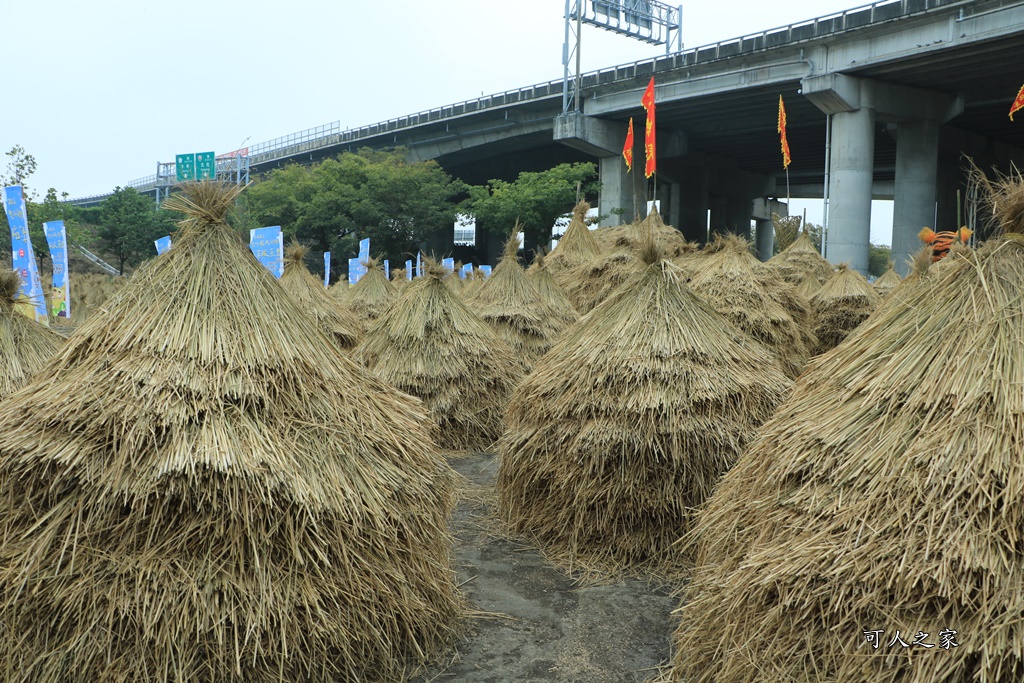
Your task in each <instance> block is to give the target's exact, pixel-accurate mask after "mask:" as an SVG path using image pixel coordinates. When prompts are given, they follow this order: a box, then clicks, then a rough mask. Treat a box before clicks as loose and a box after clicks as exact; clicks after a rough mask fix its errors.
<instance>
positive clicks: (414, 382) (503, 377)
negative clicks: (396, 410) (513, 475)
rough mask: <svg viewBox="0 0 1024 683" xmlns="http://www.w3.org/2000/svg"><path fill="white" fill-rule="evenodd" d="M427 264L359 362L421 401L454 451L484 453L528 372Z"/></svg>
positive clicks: (373, 333)
mask: <svg viewBox="0 0 1024 683" xmlns="http://www.w3.org/2000/svg"><path fill="white" fill-rule="evenodd" d="M444 278H445V271H444V269H443V268H442V267H441V266H440V265H438V264H437V263H434V262H433V261H428V262H427V273H426V276H425V277H422V278H417V279H416V280H414V281H413V282H412V284H410V285H409V286H408V287H407V288H406V289H405V291H403V292H402V296H401V297H399V299H398V300H397V301H396V302H395V304H394V305H393V306H392V308H391V310H390V311H389V313H388V315H387V316H386V317H384V318H379V319H378V320H377V322H376V323H375V324H374V325H373V326H372V327H371V328H370V329H369V331H368V332H367V333H366V339H365V340H364V341H363V343H362V344H361V345H360V346H359V348H358V349H357V350H356V356H357V357H358V358H359V359H361V360H362V361H363V363H365V364H366V367H368V368H370V369H372V370H374V371H375V372H376V373H377V374H378V375H380V377H382V378H383V379H385V380H386V381H388V382H389V383H390V384H391V385H393V386H395V387H397V388H398V389H399V390H401V391H404V392H406V393H408V394H410V395H412V396H416V397H419V398H420V399H422V400H423V402H424V403H425V404H426V407H427V409H428V410H429V411H430V417H431V419H432V421H433V422H434V423H435V424H436V425H437V427H438V429H439V430H440V444H441V446H442V447H443V448H446V449H449V450H452V451H466V450H483V449H486V448H488V447H489V446H490V445H491V444H492V443H493V442H494V441H495V440H496V439H497V438H498V436H500V435H501V432H502V430H503V429H504V420H503V419H502V413H503V411H504V409H505V405H506V404H507V402H508V396H509V393H511V391H512V388H513V387H514V386H515V385H516V383H518V381H519V379H520V377H521V376H522V375H523V374H525V372H526V366H525V365H524V364H523V362H522V361H521V360H520V359H519V358H518V357H517V356H516V355H515V354H514V353H513V351H512V349H511V348H509V346H508V344H507V343H506V342H505V341H504V340H503V339H501V338H500V337H498V336H497V334H495V332H494V331H493V330H492V329H491V327H490V326H489V325H487V323H485V322H483V321H482V320H480V319H479V318H478V317H477V316H476V315H475V314H474V313H473V312H472V311H470V310H469V309H468V308H467V307H466V305H465V304H464V303H462V301H461V300H460V299H459V297H457V296H456V295H454V294H452V293H451V291H450V290H449V289H448V286H447V285H446V284H445V282H444Z"/></svg>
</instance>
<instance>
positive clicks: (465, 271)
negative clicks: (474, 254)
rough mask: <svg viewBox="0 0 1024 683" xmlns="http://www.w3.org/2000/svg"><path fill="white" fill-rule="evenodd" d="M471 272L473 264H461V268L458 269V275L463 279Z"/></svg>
mask: <svg viewBox="0 0 1024 683" xmlns="http://www.w3.org/2000/svg"><path fill="white" fill-rule="evenodd" d="M472 274H473V264H472V263H467V264H465V265H464V266H462V270H460V271H459V277H460V278H462V279H463V280H465V279H466V278H467V277H469V276H470V275H472Z"/></svg>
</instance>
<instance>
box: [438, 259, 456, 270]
mask: <svg viewBox="0 0 1024 683" xmlns="http://www.w3.org/2000/svg"><path fill="white" fill-rule="evenodd" d="M441 265H442V266H444V269H445V270H447V271H448V272H449V273H454V272H455V259H453V258H444V259H441Z"/></svg>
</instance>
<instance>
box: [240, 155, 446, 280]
mask: <svg viewBox="0 0 1024 683" xmlns="http://www.w3.org/2000/svg"><path fill="white" fill-rule="evenodd" d="M464 192H465V185H464V184H463V183H462V182H461V181H459V180H455V179H453V178H451V177H450V176H449V175H448V174H447V173H446V172H445V171H444V170H443V169H442V168H441V167H440V166H439V165H438V164H437V162H435V161H417V162H409V161H406V150H405V149H403V148H396V149H392V150H387V151H375V150H372V149H369V148H364V149H360V150H359V151H358V152H354V153H352V152H344V153H342V154H340V155H338V157H336V158H333V159H327V160H325V161H322V162H320V163H318V164H315V165H313V166H298V165H294V164H293V165H289V166H286V167H284V168H282V169H278V170H275V171H272V172H271V173H270V174H269V175H268V176H267V177H266V178H264V179H262V180H259V181H257V182H256V183H255V184H254V185H253V186H252V187H251V188H249V190H248V191H247V192H246V194H245V195H243V199H244V201H245V203H246V210H247V212H248V217H247V218H246V219H245V221H244V222H245V223H246V224H251V225H254V226H263V225H280V226H281V229H282V230H283V231H284V233H285V236H286V238H290V237H296V238H298V239H299V240H300V241H303V242H306V243H309V244H312V245H316V247H318V248H319V249H320V250H321V251H331V252H332V253H335V254H337V255H339V257H341V256H340V255H343V254H348V255H351V256H355V255H356V252H357V251H358V245H357V242H358V240H360V239H363V238H366V237H369V238H370V244H371V248H372V250H373V254H374V255H375V256H383V257H385V258H390V259H392V260H393V261H396V260H401V259H402V258H407V257H408V256H407V255H408V254H411V253H415V251H416V249H417V248H418V245H419V244H420V243H421V242H423V241H424V240H425V239H426V237H427V236H428V235H429V234H431V233H433V232H434V231H436V230H453V229H454V228H453V226H454V224H455V214H456V211H457V208H458V201H457V200H458V198H459V196H460V195H461V194H463V193H464ZM342 258H343V257H342Z"/></svg>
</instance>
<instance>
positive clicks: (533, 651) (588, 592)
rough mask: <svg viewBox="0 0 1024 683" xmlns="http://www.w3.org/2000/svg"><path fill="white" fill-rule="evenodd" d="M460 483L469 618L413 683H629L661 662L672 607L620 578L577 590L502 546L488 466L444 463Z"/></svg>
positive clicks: (540, 563) (488, 459) (474, 459)
mask: <svg viewBox="0 0 1024 683" xmlns="http://www.w3.org/2000/svg"><path fill="white" fill-rule="evenodd" d="M451 464H452V466H453V467H454V468H455V469H456V470H458V471H459V472H460V473H461V474H462V475H463V476H465V477H466V478H467V480H468V484H467V485H466V489H465V490H464V491H463V495H462V497H461V499H460V502H459V506H458V509H457V511H456V514H455V517H454V519H453V523H452V532H453V534H454V535H455V537H456V541H455V553H456V557H455V564H456V568H457V570H458V575H459V581H460V583H462V590H463V592H464V593H465V595H466V597H467V598H468V599H469V601H470V603H471V608H472V609H474V610H477V612H478V613H477V614H475V615H474V616H473V617H472V618H471V619H469V620H468V622H467V624H466V633H465V635H464V637H463V639H462V640H461V641H460V642H459V643H458V645H457V651H456V652H455V653H452V654H450V655H449V657H448V659H447V660H446V661H445V663H444V664H442V665H439V666H436V667H434V668H432V669H431V670H430V671H429V672H427V673H425V674H423V675H420V676H418V677H416V678H414V679H413V681H414V683H430V682H435V681H436V682H438V683H441V682H444V683H449V682H450V683H456V682H458V683H462V682H466V683H469V682H470V681H472V682H473V683H506V682H508V683H512V682H516V683H519V682H526V681H552V682H555V681H557V682H559V683H568V682H570V681H571V682H573V683H634V682H637V681H647V680H649V679H651V678H652V677H653V676H654V675H655V674H656V670H657V667H658V666H659V665H660V664H664V663H665V662H666V661H667V659H668V657H669V636H670V634H671V631H672V629H673V627H674V622H673V620H672V618H671V617H670V612H671V611H672V609H673V608H674V607H675V605H676V600H675V599H673V598H672V597H670V596H669V592H668V590H666V589H664V588H657V587H651V586H649V585H647V584H646V583H643V582H640V581H635V580H626V581H620V582H617V583H614V584H610V585H599V586H580V585H577V584H576V583H575V582H574V581H573V580H572V579H571V578H570V577H569V576H567V575H566V574H564V573H562V572H561V571H559V570H557V569H555V568H554V567H553V566H551V565H550V564H548V563H547V562H546V561H545V560H544V558H543V557H542V556H541V554H540V553H539V552H538V551H537V550H535V549H532V548H529V547H526V546H523V545H521V544H519V543H516V542H515V541H511V540H508V539H505V538H502V536H501V533H500V526H499V525H498V524H497V522H496V520H495V518H494V514H493V507H492V503H493V493H492V490H493V489H492V487H493V484H494V477H495V474H496V472H497V461H496V459H495V457H494V456H493V455H491V454H479V455H473V456H470V457H468V458H459V459H452V460H451Z"/></svg>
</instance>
